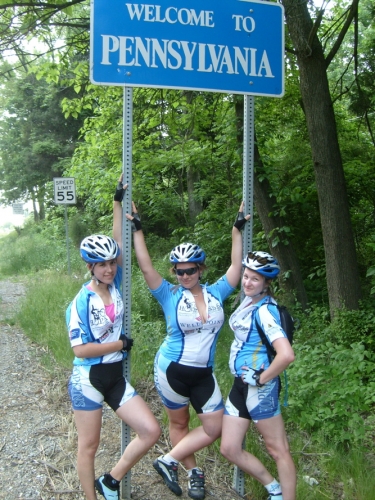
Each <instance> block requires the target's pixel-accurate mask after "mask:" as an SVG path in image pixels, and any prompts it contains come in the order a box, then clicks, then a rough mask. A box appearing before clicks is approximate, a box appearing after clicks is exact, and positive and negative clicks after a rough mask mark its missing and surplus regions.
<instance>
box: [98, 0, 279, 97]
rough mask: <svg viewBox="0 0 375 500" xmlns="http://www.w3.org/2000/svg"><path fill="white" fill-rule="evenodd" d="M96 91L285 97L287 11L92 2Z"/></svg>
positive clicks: (218, 0)
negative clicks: (127, 89) (115, 88)
mask: <svg viewBox="0 0 375 500" xmlns="http://www.w3.org/2000/svg"><path fill="white" fill-rule="evenodd" d="M90 78H91V81H92V82H93V83H95V84H101V85H121V86H124V85H127V86H130V87H157V88H171V89H188V90H204V91H212V92H227V93H237V94H250V95H265V96H273V97H282V96H283V94H284V10H283V7H282V5H280V4H278V3H273V2H267V1H264V2H262V1H251V2H250V1H247V0H160V1H159V2H158V3H157V4H146V3H126V1H124V0H92V6H91V49H90Z"/></svg>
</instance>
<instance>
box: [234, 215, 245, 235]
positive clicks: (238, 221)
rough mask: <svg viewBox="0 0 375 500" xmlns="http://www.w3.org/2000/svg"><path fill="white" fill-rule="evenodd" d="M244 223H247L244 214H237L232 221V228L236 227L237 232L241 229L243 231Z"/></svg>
mask: <svg viewBox="0 0 375 500" xmlns="http://www.w3.org/2000/svg"><path fill="white" fill-rule="evenodd" d="M246 222H247V219H245V216H244V213H243V212H238V214H237V218H236V220H235V221H234V224H233V226H234V227H236V228H237V229H238V230H239V231H241V229H243V227H244V225H245V224H246Z"/></svg>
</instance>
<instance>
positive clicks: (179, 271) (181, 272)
mask: <svg viewBox="0 0 375 500" xmlns="http://www.w3.org/2000/svg"><path fill="white" fill-rule="evenodd" d="M173 271H174V273H175V274H177V276H181V277H182V276H183V275H184V274H186V275H187V276H193V274H195V273H196V272H197V271H198V268H197V267H188V268H187V269H176V268H175V269H173Z"/></svg>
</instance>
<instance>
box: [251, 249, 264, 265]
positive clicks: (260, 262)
mask: <svg viewBox="0 0 375 500" xmlns="http://www.w3.org/2000/svg"><path fill="white" fill-rule="evenodd" d="M247 256H248V257H249V259H251V260H256V261H257V262H259V264H262V265H265V264H268V262H269V260H268V258H267V257H259V256H258V255H255V253H253V252H249V253H248V254H247Z"/></svg>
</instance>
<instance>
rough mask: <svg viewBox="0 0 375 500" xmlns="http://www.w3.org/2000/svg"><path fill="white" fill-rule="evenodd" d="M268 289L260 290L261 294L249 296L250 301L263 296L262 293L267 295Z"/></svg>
mask: <svg viewBox="0 0 375 500" xmlns="http://www.w3.org/2000/svg"><path fill="white" fill-rule="evenodd" d="M267 291H268V287H267V288H265V289H264V290H262V291H261V292H259V293H257V294H256V295H251V298H252V299H255V297H259V296H260V295H263V294H264V293H267Z"/></svg>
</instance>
